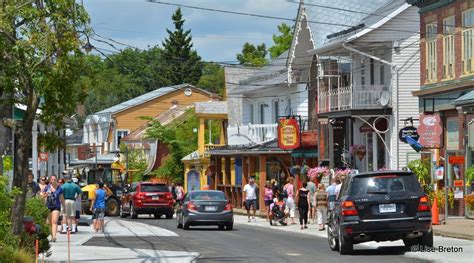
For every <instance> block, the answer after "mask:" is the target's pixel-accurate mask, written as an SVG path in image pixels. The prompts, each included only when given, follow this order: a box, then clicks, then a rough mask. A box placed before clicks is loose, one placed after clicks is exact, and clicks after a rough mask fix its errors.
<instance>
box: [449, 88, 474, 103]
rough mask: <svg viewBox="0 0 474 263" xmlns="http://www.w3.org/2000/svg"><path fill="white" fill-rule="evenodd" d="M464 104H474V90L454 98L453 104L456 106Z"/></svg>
mask: <svg viewBox="0 0 474 263" xmlns="http://www.w3.org/2000/svg"><path fill="white" fill-rule="evenodd" d="M465 104H474V90H471V91H469V92H468V93H466V94H464V95H462V96H461V97H459V98H457V99H456V100H454V105H456V106H457V105H465Z"/></svg>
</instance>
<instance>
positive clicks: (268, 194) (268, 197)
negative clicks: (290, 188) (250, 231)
mask: <svg viewBox="0 0 474 263" xmlns="http://www.w3.org/2000/svg"><path fill="white" fill-rule="evenodd" d="M264 191H265V192H264V193H263V201H264V202H265V208H266V209H267V222H268V221H269V220H270V218H269V215H270V204H271V203H273V189H272V185H271V184H270V181H267V182H266V183H265V190H264Z"/></svg>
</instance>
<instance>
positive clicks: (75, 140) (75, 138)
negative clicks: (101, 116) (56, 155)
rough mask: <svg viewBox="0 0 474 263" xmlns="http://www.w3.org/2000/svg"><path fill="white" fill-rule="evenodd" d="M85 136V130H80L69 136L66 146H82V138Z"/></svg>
mask: <svg viewBox="0 0 474 263" xmlns="http://www.w3.org/2000/svg"><path fill="white" fill-rule="evenodd" d="M83 136H84V130H83V129H80V130H78V131H76V132H75V133H73V134H71V135H69V136H67V137H66V144H67V145H71V144H82V137H83Z"/></svg>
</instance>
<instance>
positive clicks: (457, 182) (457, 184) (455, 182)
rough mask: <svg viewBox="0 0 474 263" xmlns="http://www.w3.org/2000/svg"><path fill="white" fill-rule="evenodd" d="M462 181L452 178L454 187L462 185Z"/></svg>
mask: <svg viewBox="0 0 474 263" xmlns="http://www.w3.org/2000/svg"><path fill="white" fill-rule="evenodd" d="M463 186H464V181H463V180H454V187H463Z"/></svg>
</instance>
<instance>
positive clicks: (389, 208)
mask: <svg viewBox="0 0 474 263" xmlns="http://www.w3.org/2000/svg"><path fill="white" fill-rule="evenodd" d="M379 211H380V213H393V212H397V207H396V206H395V204H380V205H379Z"/></svg>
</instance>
